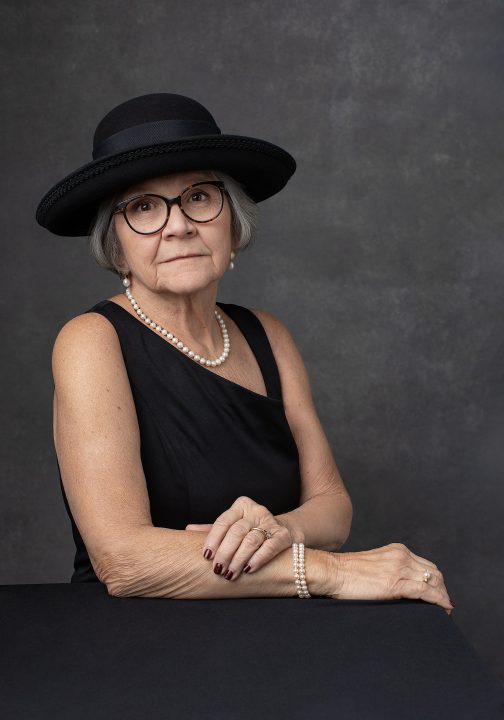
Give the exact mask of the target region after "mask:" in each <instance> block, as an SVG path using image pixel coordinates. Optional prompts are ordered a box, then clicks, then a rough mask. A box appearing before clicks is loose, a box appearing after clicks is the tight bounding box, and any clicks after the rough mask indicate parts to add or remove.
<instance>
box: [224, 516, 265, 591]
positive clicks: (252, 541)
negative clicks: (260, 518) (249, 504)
mask: <svg viewBox="0 0 504 720" xmlns="http://www.w3.org/2000/svg"><path fill="white" fill-rule="evenodd" d="M263 525H264V523H263ZM251 527H252V525H251V523H250V520H248V519H245V518H241V519H240V520H237V521H236V522H235V523H233V524H232V525H231V527H229V529H228V531H227V532H226V535H225V537H224V539H223V540H222V542H221V544H220V545H219V548H218V550H217V552H216V553H215V564H214V572H215V568H217V571H218V569H219V566H222V569H221V571H220V573H219V572H218V574H221V575H226V573H227V571H228V570H229V569H230V565H231V561H232V560H233V558H234V556H235V554H236V552H237V550H238V548H239V547H240V546H241V544H242V543H243V542H245V547H246V548H248V552H249V556H250V555H252V554H253V552H255V550H257V548H258V547H259V546H260V544H261V543H262V541H263V539H264V535H263V533H259V532H258V531H254V532H250V529H251ZM261 527H262V526H261ZM265 529H266V528H265ZM258 536H261V537H258ZM242 567H243V565H242ZM233 568H235V569H234V570H231V572H233V573H234V572H235V571H236V569H237V568H236V566H235V565H233ZM226 579H230V578H226Z"/></svg>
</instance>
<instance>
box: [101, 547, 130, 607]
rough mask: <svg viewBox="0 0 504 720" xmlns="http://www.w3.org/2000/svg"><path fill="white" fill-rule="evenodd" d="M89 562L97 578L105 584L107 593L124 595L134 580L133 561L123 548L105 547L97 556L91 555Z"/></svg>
mask: <svg viewBox="0 0 504 720" xmlns="http://www.w3.org/2000/svg"><path fill="white" fill-rule="evenodd" d="M91 564H92V565H93V569H94V571H95V573H96V577H97V578H98V580H99V581H100V582H101V583H103V585H105V587H106V588H107V592H108V594H109V595H112V596H114V597H125V596H126V595H127V594H128V590H129V589H130V588H131V585H132V584H133V580H134V575H135V572H134V561H133V558H132V555H131V553H130V552H128V551H127V549H124V548H121V549H119V548H114V549H107V550H105V551H103V552H102V553H100V555H99V556H98V557H97V558H93V557H91Z"/></svg>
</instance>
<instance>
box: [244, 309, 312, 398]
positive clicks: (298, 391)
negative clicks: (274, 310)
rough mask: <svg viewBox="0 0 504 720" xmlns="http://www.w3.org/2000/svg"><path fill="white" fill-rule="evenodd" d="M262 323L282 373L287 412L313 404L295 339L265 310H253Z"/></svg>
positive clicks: (280, 322)
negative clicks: (301, 401) (298, 406)
mask: <svg viewBox="0 0 504 720" xmlns="http://www.w3.org/2000/svg"><path fill="white" fill-rule="evenodd" d="M252 312H253V313H254V315H255V316H256V317H257V318H258V319H259V320H260V321H261V323H262V326H263V327H264V329H265V331H266V335H267V336H268V340H269V342H270V345H271V349H272V350H273V355H274V356H275V360H276V363H277V366H278V371H279V373H280V380H281V383H282V391H283V397H284V404H285V405H286V408H287V410H289V408H291V407H292V406H293V405H295V406H297V405H298V404H299V402H300V398H303V403H311V389H310V383H309V379H308V374H307V371H306V368H305V364H304V362H303V359H302V357H301V353H300V352H299V350H298V348H297V346H296V343H295V341H294V338H293V337H292V335H291V333H290V332H289V330H288V329H287V327H286V326H285V325H284V323H283V322H282V321H281V320H279V319H278V318H277V317H275V316H274V315H272V314H271V313H268V312H266V311H265V310H258V309H256V308H253V309H252Z"/></svg>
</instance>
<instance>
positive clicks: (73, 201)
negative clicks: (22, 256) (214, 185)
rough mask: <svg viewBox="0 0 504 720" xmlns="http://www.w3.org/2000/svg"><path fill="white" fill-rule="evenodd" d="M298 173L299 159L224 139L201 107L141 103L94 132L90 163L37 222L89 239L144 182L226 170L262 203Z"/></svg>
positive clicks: (42, 208) (43, 204)
mask: <svg viewBox="0 0 504 720" xmlns="http://www.w3.org/2000/svg"><path fill="white" fill-rule="evenodd" d="M295 169H296V162H295V160H294V158H293V157H292V156H291V155H290V154H289V153H288V152H286V151H285V150H282V148H280V147H278V146H277V145H273V144H272V143H269V142H266V141H265V140H258V139H257V138H251V137H243V136H241V135H224V134H222V133H221V131H220V130H219V128H218V127H217V124H216V123H215V120H214V119H213V117H212V115H211V114H210V113H209V112H208V110H207V109H206V108H204V107H203V105H201V104H200V103H198V102H196V100H192V99H191V98H188V97H185V96H184V95H175V94H172V93H154V94H151V95H142V96H140V97H136V98H133V99H131V100H128V101H126V102H124V103H122V104H121V105H118V106H117V107H115V108H114V109H113V110H111V111H110V112H109V113H108V114H107V115H105V117H104V118H103V120H101V121H100V123H99V124H98V127H97V128H96V130H95V134H94V139H93V160H92V161H91V162H89V163H87V164H86V165H82V166H81V167H80V168H78V169H77V170H75V171H74V172H72V173H71V174H70V175H67V176H66V177H65V178H63V180H61V181H60V182H58V183H57V184H56V185H54V187H52V188H51V190H49V192H47V193H46V194H45V195H44V197H43V198H42V200H41V201H40V203H39V206H38V208H37V213H36V218H37V222H38V223H39V224H40V225H42V227H45V228H47V229H48V230H50V231H51V232H53V233H55V234H56V235H74V236H76V235H87V234H88V233H89V231H90V229H91V226H92V224H93V222H94V220H95V217H96V213H97V210H98V206H99V204H100V203H101V202H102V201H103V200H105V199H106V198H107V197H110V196H111V195H113V194H114V193H116V192H119V191H121V190H123V189H126V188H127V187H128V186H130V185H132V184H134V183H137V182H139V181H141V180H145V179H147V178H151V177H152V178H154V177H160V176H163V175H168V174H170V173H174V172H182V171H186V170H221V171H222V172H225V173H227V174H228V175H231V176H232V177H233V178H235V180H237V181H238V182H240V183H241V184H242V185H243V186H244V188H245V190H246V192H247V193H248V195H250V197H251V198H252V199H253V200H255V201H256V202H259V201H261V200H265V199H266V198H268V197H271V196H272V195H274V194H275V193H277V192H278V191H279V190H281V189H282V188H283V187H284V185H285V184H286V182H287V181H288V180H289V178H290V177H291V175H292V174H293V173H294V171H295Z"/></svg>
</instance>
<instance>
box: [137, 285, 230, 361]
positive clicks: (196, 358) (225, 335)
mask: <svg viewBox="0 0 504 720" xmlns="http://www.w3.org/2000/svg"><path fill="white" fill-rule="evenodd" d="M125 279H126V280H127V278H125ZM123 283H124V281H123ZM124 284H125V285H126V283H124ZM126 295H127V297H128V300H129V301H130V303H131V304H132V306H133V310H135V312H136V314H137V315H138V317H139V318H141V319H142V320H143V321H144V322H145V324H146V325H150V327H151V328H153V329H154V330H157V331H158V333H159V334H160V335H162V336H163V337H165V338H166V339H167V340H169V341H170V342H171V343H172V344H173V345H175V347H178V348H179V349H180V350H182V352H183V353H184V354H185V355H187V357H190V358H191V359H192V360H194V361H195V362H197V363H199V364H200V365H207V366H208V367H218V366H219V365H222V363H223V362H224V361H225V360H226V358H227V357H228V355H229V350H230V343H229V335H228V331H227V327H226V324H225V322H224V320H223V318H222V316H221V315H220V314H219V312H218V311H217V310H214V313H215V317H216V318H217V321H218V323H219V325H220V329H221V333H222V339H223V341H224V352H223V353H222V355H219V357H218V358H215V360H207V359H206V358H204V357H202V356H201V355H198V354H197V353H195V352H194V350H190V349H189V348H188V347H187V345H185V344H184V343H183V342H182V340H179V338H178V337H175V335H174V334H173V333H172V332H170V331H169V330H167V329H166V328H164V327H163V326H162V325H158V323H157V322H155V321H154V320H151V319H150V318H149V317H147V315H146V314H145V313H144V312H143V310H142V308H141V307H140V305H139V304H138V303H137V301H136V300H135V298H134V297H133V295H132V294H131V291H130V289H129V281H128V285H126Z"/></svg>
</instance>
